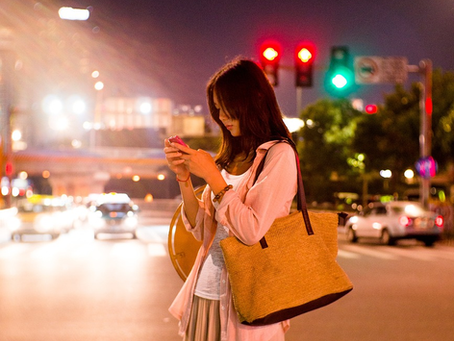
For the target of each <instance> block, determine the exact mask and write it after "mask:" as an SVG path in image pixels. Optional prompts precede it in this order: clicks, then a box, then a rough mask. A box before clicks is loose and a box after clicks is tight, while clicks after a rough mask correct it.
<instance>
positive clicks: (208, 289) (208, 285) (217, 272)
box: [195, 168, 250, 300]
mask: <svg viewBox="0 0 454 341" xmlns="http://www.w3.org/2000/svg"><path fill="white" fill-rule="evenodd" d="M249 169H250V168H249ZM248 173H249V170H247V171H246V172H244V173H243V174H241V175H232V174H230V173H227V171H226V170H225V169H223V170H222V171H221V174H222V177H223V178H224V180H225V182H227V184H229V185H232V186H233V190H235V189H236V188H237V186H238V183H239V182H240V181H241V179H243V177H245V176H246V175H247V174H248ZM214 196H215V195H214V193H211V200H212V201H213V198H214ZM228 236H229V230H228V228H227V227H225V226H223V225H221V224H220V223H218V225H217V228H216V234H215V237H214V240H213V244H211V247H210V249H209V251H208V256H207V258H206V260H205V262H204V263H203V265H202V268H201V270H200V273H199V278H198V280H197V284H196V288H195V294H196V295H197V296H199V297H202V298H206V299H209V300H219V295H220V286H219V284H220V281H221V272H222V268H224V267H225V262H224V256H223V255H222V249H221V246H220V244H219V242H220V241H221V240H223V239H225V238H227V237H228Z"/></svg>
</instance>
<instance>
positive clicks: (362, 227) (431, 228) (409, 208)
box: [344, 201, 444, 246]
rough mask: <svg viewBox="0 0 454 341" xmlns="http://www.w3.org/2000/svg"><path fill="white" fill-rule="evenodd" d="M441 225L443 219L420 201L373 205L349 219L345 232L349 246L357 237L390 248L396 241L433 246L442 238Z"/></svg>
mask: <svg viewBox="0 0 454 341" xmlns="http://www.w3.org/2000/svg"><path fill="white" fill-rule="evenodd" d="M443 223H444V220H443V216H441V215H438V214H436V213H434V212H431V211H429V210H427V209H425V208H424V207H423V206H422V205H421V204H420V203H419V202H414V201H391V202H387V203H380V202H375V203H371V204H369V206H368V207H367V208H366V209H365V210H364V211H362V212H361V213H360V214H357V215H353V216H351V217H349V218H348V220H347V222H346V224H345V229H344V231H345V233H346V235H347V240H348V241H350V242H352V243H355V242H357V241H358V239H359V238H378V239H379V240H381V242H382V243H383V244H387V245H393V244H395V243H396V242H397V241H398V240H399V239H416V240H419V241H422V242H423V243H424V244H425V245H426V246H432V245H433V244H434V243H435V242H436V241H437V240H438V239H439V238H440V236H441V233H442V229H443Z"/></svg>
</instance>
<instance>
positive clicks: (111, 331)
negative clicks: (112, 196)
mask: <svg viewBox="0 0 454 341" xmlns="http://www.w3.org/2000/svg"><path fill="white" fill-rule="evenodd" d="M160 215H161V217H160V218H154V217H151V216H148V217H146V218H142V220H141V222H142V227H140V228H139V230H138V233H137V236H138V238H137V239H127V238H124V239H123V238H107V237H105V238H100V239H98V240H95V239H94V238H93V233H92V232H91V231H90V230H89V229H86V228H83V227H82V228H78V229H75V230H72V231H70V232H69V233H68V234H64V235H61V236H60V237H59V238H58V239H56V240H55V241H52V242H28V243H13V242H4V243H2V244H0V302H1V304H0V340H1V341H29V340H33V341H41V340H42V341H44V340H46V341H47V340H55V341H60V340H61V341H63V340H64V341H66V340H75V341H79V340H118V341H120V340H121V341H123V340H134V341H141V340H157V341H161V340H168V341H178V340H181V339H180V337H179V336H178V335H177V320H176V319H175V318H173V317H172V316H171V315H170V313H169V312H168V311H167V308H168V306H169V305H170V303H171V302H172V300H173V298H174V297H175V295H176V294H177V292H178V290H179V288H180V286H181V285H182V280H181V279H180V277H179V276H178V275H177V273H176V271H175V270H174V268H173V266H172V263H171V261H170V258H169V255H168V251H167V232H168V225H167V222H168V221H170V218H168V217H162V214H160ZM125 237H127V236H125ZM338 261H339V263H340V264H341V266H342V267H343V268H344V269H345V271H346V272H347V274H348V275H349V276H350V278H351V280H352V281H353V283H354V286H355V287H354V290H353V291H352V292H351V293H350V294H348V295H347V296H345V297H344V298H342V299H341V300H339V301H338V302H336V303H334V304H332V305H330V306H328V307H325V308H322V309H319V310H317V311H313V312H310V313H308V314H306V315H304V316H299V317H297V318H295V319H293V320H292V326H291V328H290V330H289V332H288V333H287V336H286V340H288V341H300V340H302V341H304V340H311V341H317V340H319V341H326V340H337V341H342V340H362V341H369V340H370V341H372V340H399V341H400V340H432V341H438V340H439V341H445V340H448V339H449V338H450V337H451V336H452V335H454V325H453V324H452V319H453V318H454V304H453V298H454V296H453V287H454V247H453V246H449V245H444V244H436V245H435V246H434V247H433V248H427V247H425V246H424V245H423V244H422V243H417V242H414V241H404V242H400V243H399V244H398V245H397V246H382V245H380V244H378V243H375V242H374V243H372V242H370V243H368V242H365V243H358V244H348V243H347V241H345V240H344V238H343V237H342V236H340V238H339V255H338Z"/></svg>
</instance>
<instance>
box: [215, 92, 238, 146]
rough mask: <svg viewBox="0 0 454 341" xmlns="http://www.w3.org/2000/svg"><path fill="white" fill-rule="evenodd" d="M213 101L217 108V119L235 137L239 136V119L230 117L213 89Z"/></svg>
mask: <svg viewBox="0 0 454 341" xmlns="http://www.w3.org/2000/svg"><path fill="white" fill-rule="evenodd" d="M213 102H214V106H215V107H216V109H218V110H219V119H220V120H221V122H222V124H224V126H225V127H226V128H227V130H228V131H230V134H232V136H235V137H236V136H241V131H240V121H239V120H237V119H232V118H231V116H230V115H229V113H228V112H227V111H225V110H224V108H223V106H222V105H221V103H220V101H219V99H218V96H217V95H216V92H215V91H214V92H213Z"/></svg>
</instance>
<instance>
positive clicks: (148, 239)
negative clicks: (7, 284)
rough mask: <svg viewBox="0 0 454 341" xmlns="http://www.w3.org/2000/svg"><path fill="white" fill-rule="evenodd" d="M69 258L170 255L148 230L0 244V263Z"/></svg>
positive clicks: (373, 253) (387, 254)
mask: <svg viewBox="0 0 454 341" xmlns="http://www.w3.org/2000/svg"><path fill="white" fill-rule="evenodd" d="M60 257H67V258H69V259H73V260H78V259H81V260H83V259H93V258H96V257H98V258H99V257H111V258H114V259H130V260H135V259H144V258H147V257H158V258H159V257H168V250H167V240H166V238H165V235H163V234H162V233H155V232H152V233H150V232H147V235H144V236H142V237H141V236H140V235H139V239H136V240H125V239H119V240H116V239H111V240H95V239H94V238H93V235H92V234H91V235H90V234H88V233H83V232H79V233H72V234H68V235H62V236H60V238H58V239H57V240H55V241H52V242H45V243H35V242H33V243H13V242H9V243H3V244H0V262H2V261H3V260H14V259H18V258H21V259H32V260H48V259H57V258H60ZM337 258H338V260H361V259H376V260H380V261H398V260H413V261H418V262H435V261H439V260H444V261H448V262H454V246H446V245H438V244H437V245H436V246H434V247H425V246H423V245H422V244H415V245H397V246H384V245H372V244H361V243H357V244H350V243H347V242H339V251H338V256H337Z"/></svg>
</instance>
